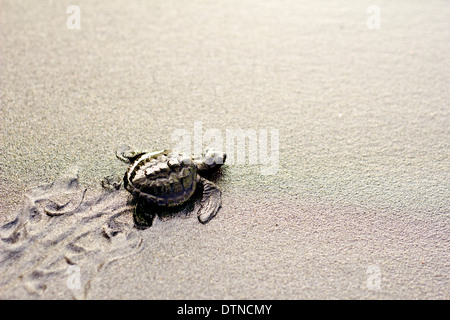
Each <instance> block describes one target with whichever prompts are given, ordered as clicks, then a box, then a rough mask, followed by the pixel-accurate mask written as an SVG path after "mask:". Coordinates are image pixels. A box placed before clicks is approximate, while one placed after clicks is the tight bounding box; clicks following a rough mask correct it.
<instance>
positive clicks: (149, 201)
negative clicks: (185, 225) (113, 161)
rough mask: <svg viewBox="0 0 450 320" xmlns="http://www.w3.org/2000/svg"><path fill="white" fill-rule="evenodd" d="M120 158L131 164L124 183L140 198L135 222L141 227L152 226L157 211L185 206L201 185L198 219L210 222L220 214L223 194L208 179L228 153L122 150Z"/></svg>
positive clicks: (118, 155) (202, 221)
mask: <svg viewBox="0 0 450 320" xmlns="http://www.w3.org/2000/svg"><path fill="white" fill-rule="evenodd" d="M117 157H118V158H119V159H121V160H123V161H126V162H130V163H131V166H130V167H129V168H128V170H127V172H126V173H125V176H124V178H123V184H124V187H125V189H126V190H128V191H129V192H130V193H131V194H132V195H133V196H134V197H135V198H136V199H137V206H136V211H135V222H136V224H137V225H138V226H151V224H152V220H153V218H154V216H155V212H156V211H158V209H161V208H162V209H171V208H177V207H179V206H181V205H183V204H185V203H186V202H187V201H188V200H189V199H191V198H192V196H193V195H194V193H195V191H196V190H197V188H198V187H199V186H200V187H201V188H202V189H203V194H202V198H201V201H200V203H199V204H197V205H196V206H195V209H196V211H197V217H198V220H199V221H200V222H201V223H207V222H208V221H209V220H211V219H212V218H213V217H214V216H215V215H216V214H217V212H218V210H219V208H220V206H221V191H220V190H219V188H218V187H217V186H216V185H215V184H214V183H213V182H211V181H209V180H207V179H206V177H208V176H210V175H211V173H213V172H214V171H216V170H217V169H219V168H220V167H221V166H222V165H223V163H224V162H225V159H226V154H224V153H219V152H214V151H210V152H207V153H206V154H205V155H204V156H194V157H193V156H186V155H183V154H179V153H173V152H171V151H169V150H160V151H153V152H147V151H133V150H131V149H128V148H126V147H122V148H119V150H118V152H117Z"/></svg>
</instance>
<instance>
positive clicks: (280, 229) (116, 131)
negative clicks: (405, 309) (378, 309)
mask: <svg viewBox="0 0 450 320" xmlns="http://www.w3.org/2000/svg"><path fill="white" fill-rule="evenodd" d="M72 4H73V3H72V2H70V1H39V3H35V2H33V3H31V2H29V1H5V0H4V1H2V2H1V4H0V6H1V9H2V10H1V13H0V32H1V42H0V43H1V46H0V50H1V55H0V58H1V72H0V81H1V87H0V88H1V91H0V94H1V107H0V108H1V115H2V116H1V129H0V132H1V141H0V147H1V155H2V156H1V158H0V167H1V171H0V223H1V225H4V224H6V223H8V222H10V221H13V220H14V219H15V218H16V217H18V219H17V221H16V222H15V224H14V223H13V224H9V225H6V227H3V228H2V229H1V232H2V233H1V235H2V239H3V240H2V244H1V248H0V249H1V253H2V256H1V258H2V259H1V260H0V261H1V262H0V273H1V275H2V280H1V281H2V282H0V298H2V299H17V298H20V299H71V298H77V299H449V298H450V276H449V274H450V265H449V261H450V222H449V217H450V211H449V208H450V201H449V199H450V197H449V186H450V185H449V181H450V174H449V173H450V171H449V160H448V159H449V145H450V132H449V120H450V117H449V115H450V107H449V102H450V91H449V90H448V84H449V83H450V72H449V70H450V60H449V59H448V52H449V50H450V41H449V40H450V37H449V32H448V30H449V27H450V23H449V19H448V17H449V13H450V6H449V4H448V2H444V1H428V2H426V3H425V2H422V1H396V2H395V3H392V2H388V1H378V2H377V4H376V5H377V6H378V8H379V9H380V18H381V20H380V28H379V29H377V28H375V29H370V28H368V26H367V20H368V19H369V18H370V17H371V16H372V15H373V11H369V13H368V12H367V10H368V8H369V7H370V6H371V5H373V3H372V2H371V1H345V2H344V1H341V2H333V3H329V2H326V1H316V2H314V3H310V2H307V1H281V2H280V1H244V2H242V1H223V2H217V3H211V2H209V1H176V2H175V1H173V2H171V1H154V2H150V1H126V2H125V1H96V2H95V3H94V2H92V1H78V2H77V5H78V6H79V8H80V17H81V22H80V29H69V28H68V26H67V19H68V17H69V16H70V15H71V14H70V13H67V12H66V9H67V8H68V6H69V5H72ZM198 124H201V126H202V132H206V131H207V130H208V129H216V130H217V131H218V132H220V134H221V135H222V136H223V138H224V139H226V135H227V130H234V129H239V128H240V129H244V130H253V131H255V132H258V133H259V130H260V129H263V130H264V129H266V130H268V131H269V132H273V131H271V130H278V132H279V144H278V147H279V148H278V153H279V157H278V158H279V165H278V168H277V169H278V170H277V172H275V173H274V174H271V175H263V174H261V169H263V168H264V167H265V166H267V165H264V164H258V163H257V164H254V165H250V164H248V163H247V164H244V165H242V164H241V165H239V164H233V163H232V161H231V160H230V159H227V165H226V166H225V167H224V168H223V170H222V172H221V174H220V176H219V177H218V178H217V179H216V180H215V182H216V184H217V185H218V186H219V187H220V189H221V190H222V208H221V209H220V211H219V213H218V215H217V216H216V217H215V218H214V219H213V220H211V221H210V222H209V223H208V224H205V225H202V224H200V223H199V222H198V221H197V219H196V217H195V216H187V217H184V216H174V217H173V218H171V219H168V220H166V221H157V222H156V223H155V225H154V226H152V227H151V228H148V229H146V230H138V229H136V228H134V227H133V223H132V214H131V212H132V207H131V206H130V204H129V203H128V202H127V201H128V200H129V195H128V193H127V192H126V191H124V190H119V191H114V192H110V193H108V192H106V191H104V190H102V188H101V186H100V182H101V180H102V179H103V177H105V176H107V175H114V176H120V175H122V174H123V173H124V172H125V170H126V168H127V165H126V164H124V163H122V162H120V161H118V159H117V158H116V156H115V150H116V149H117V147H118V146H120V145H121V144H124V143H125V144H128V145H131V146H135V147H137V148H145V149H157V150H159V149H163V148H171V147H173V146H174V145H175V142H174V141H173V140H172V136H173V134H174V132H176V130H187V132H189V133H190V134H191V138H193V136H194V132H195V130H194V127H195V126H196V125H197V126H198ZM258 142H259V143H261V139H260V140H259V141H258ZM258 147H259V148H260V147H261V144H258ZM269 150H270V148H269ZM249 152H250V151H249ZM247 162H248V161H247ZM55 180H56V181H57V182H56V183H54V184H53V187H51V186H52V183H53V182H54V181H55ZM39 186H41V187H39ZM55 199H60V200H59V203H65V202H66V201H68V199H69V200H72V202H70V203H69V204H68V206H67V207H66V208H60V207H58V206H57V205H55V204H54V202H52V201H53V200H55ZM61 199H63V200H61ZM55 201H56V200H55ZM61 201H62V202H61ZM50 207H52V208H53V209H54V210H55V212H63V213H64V214H61V215H58V214H56V215H55V216H50V215H49V214H48V212H49V211H48V210H49V208H50ZM36 210H37V211H36ZM46 210H47V211H46ZM61 210H62V211H61ZM52 212H53V211H52ZM35 216H38V217H39V219H37V220H36V219H35ZM18 230H22V231H21V232H19V231H18ZM24 230H28V231H29V232H28V233H24ZM105 234H106V235H107V236H105ZM116 234H119V237H116ZM108 237H109V238H108ZM5 239H9V240H7V241H6V240H5ZM13 239H16V240H13ZM80 241H83V243H81V242H80ZM80 248H81V249H80ZM19 251H20V252H21V254H20V256H19V255H17V254H16V255H15V253H17V252H19ZM77 268H78V269H77ZM74 270H75V274H77V272H78V274H79V275H80V276H81V280H80V282H81V283H80V285H81V289H78V288H73V287H71V286H70V284H69V282H70V281H69V280H70V279H73V278H71V276H73V273H72V271H74ZM68 281H69V282H68ZM71 283H72V282H71Z"/></svg>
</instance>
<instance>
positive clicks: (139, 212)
mask: <svg viewBox="0 0 450 320" xmlns="http://www.w3.org/2000/svg"><path fill="white" fill-rule="evenodd" d="M155 216H156V212H155V206H154V204H152V203H149V202H148V201H146V200H145V199H143V198H139V199H138V200H137V204H136V208H135V210H134V214H133V219H134V224H135V227H136V228H138V229H146V228H149V227H151V226H152V224H153V220H154V219H155Z"/></svg>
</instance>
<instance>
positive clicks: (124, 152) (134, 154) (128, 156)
mask: <svg viewBox="0 0 450 320" xmlns="http://www.w3.org/2000/svg"><path fill="white" fill-rule="evenodd" d="M147 152H148V151H147V150H135V149H133V148H131V147H130V146H128V145H121V146H119V147H118V148H117V150H116V157H117V158H119V159H120V160H122V161H123V162H126V163H132V162H134V160H136V159H137V158H138V157H139V156H141V155H143V154H145V153H147Z"/></svg>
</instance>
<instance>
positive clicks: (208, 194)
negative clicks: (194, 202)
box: [197, 178, 222, 224]
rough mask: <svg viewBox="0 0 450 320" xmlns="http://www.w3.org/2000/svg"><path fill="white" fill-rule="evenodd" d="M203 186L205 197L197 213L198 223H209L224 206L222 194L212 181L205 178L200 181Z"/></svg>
mask: <svg viewBox="0 0 450 320" xmlns="http://www.w3.org/2000/svg"><path fill="white" fill-rule="evenodd" d="M199 180H200V181H199V182H200V184H202V185H203V196H202V200H201V202H200V208H199V210H198V212H197V217H198V221H200V222H201V223H203V224H204V223H207V222H208V221H209V220H211V219H212V218H214V217H215V216H216V214H217V212H218V211H219V209H220V207H221V205H222V192H221V191H220V190H219V188H218V187H217V186H216V185H215V184H214V183H212V182H211V181H208V180H206V179H205V178H200V179H199Z"/></svg>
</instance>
